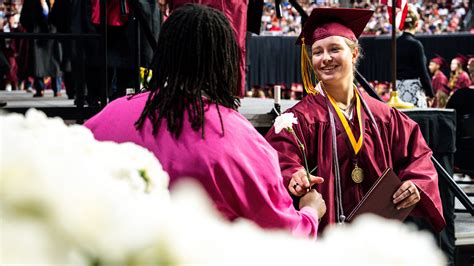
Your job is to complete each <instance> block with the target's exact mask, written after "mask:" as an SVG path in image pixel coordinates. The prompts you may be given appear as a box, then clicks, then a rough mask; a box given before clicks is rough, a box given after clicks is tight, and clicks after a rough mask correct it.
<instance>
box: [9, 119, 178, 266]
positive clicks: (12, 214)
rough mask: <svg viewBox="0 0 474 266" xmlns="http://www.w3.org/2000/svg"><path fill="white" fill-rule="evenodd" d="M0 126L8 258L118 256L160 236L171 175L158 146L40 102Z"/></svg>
mask: <svg viewBox="0 0 474 266" xmlns="http://www.w3.org/2000/svg"><path fill="white" fill-rule="evenodd" d="M0 129H1V157H0V158H1V160H0V165H1V167H0V186H1V189H0V214H1V220H2V228H1V232H2V235H1V237H2V239H1V240H2V242H1V244H2V245H1V249H2V250H1V256H2V258H1V260H2V262H7V263H16V262H18V263H42V262H45V263H48V264H49V263H57V264H64V263H65V262H70V261H71V259H72V260H73V261H76V260H78V259H79V261H81V260H82V261H90V260H97V259H99V260H102V261H104V262H110V263H114V262H117V261H124V260H125V259H128V258H129V257H130V256H132V255H133V254H134V253H135V252H137V251H139V250H142V249H143V248H144V247H147V246H149V245H151V244H153V243H154V242H155V241H156V237H157V234H158V232H159V230H160V224H161V223H162V220H163V219H162V217H163V213H166V212H167V209H166V208H168V206H169V191H168V181H169V178H168V175H167V174H166V173H165V172H164V171H163V169H162V167H161V165H160V164H159V162H158V161H157V160H156V158H155V156H154V155H153V154H152V153H151V152H149V151H147V150H146V149H143V148H141V147H139V146H136V145H134V144H130V143H126V144H121V145H118V144H115V143H111V142H98V141H96V140H95V139H94V137H93V135H92V133H91V132H90V131H89V130H88V129H87V128H85V127H83V126H78V125H73V126H66V125H65V124H64V123H63V121H62V120H61V119H59V118H54V119H48V118H47V117H46V116H45V115H44V114H43V113H41V112H38V111H36V110H29V111H28V113H27V114H26V117H24V116H22V115H18V114H11V115H8V116H1V117H0ZM0 264H2V265H3V263H0Z"/></svg>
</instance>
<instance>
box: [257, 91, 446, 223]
mask: <svg viewBox="0 0 474 266" xmlns="http://www.w3.org/2000/svg"><path fill="white" fill-rule="evenodd" d="M362 97H363V98H364V99H365V101H366V103H367V105H368V107H369V108H370V110H371V111H372V113H373V116H374V118H375V121H376V123H377V126H378V128H379V131H380V135H378V134H377V131H376V128H375V126H374V124H373V123H372V122H371V119H370V117H369V115H368V113H367V111H366V110H362V111H361V112H362V116H361V117H362V120H363V124H364V125H363V128H364V129H365V132H364V143H363V146H362V148H361V150H360V152H359V155H358V166H359V167H361V168H363V170H364V174H365V180H364V181H363V182H362V183H361V184H356V183H354V182H353V181H352V179H351V171H352V169H353V168H354V164H353V158H354V152H353V150H352V147H351V146H350V144H349V141H348V139H347V135H346V133H345V131H344V128H343V127H342V124H341V122H340V121H339V118H338V117H337V115H336V114H335V112H334V110H332V111H333V112H334V114H335V119H336V136H337V138H336V139H337V151H338V157H339V158H338V160H339V167H340V172H341V186H342V192H343V193H342V202H343V208H344V214H345V215H346V217H347V216H348V215H349V213H350V212H351V211H352V210H353V208H354V207H355V206H356V205H357V203H358V202H359V201H360V200H361V199H362V197H363V196H364V194H365V193H366V192H367V191H368V190H369V188H370V187H371V186H372V184H373V183H374V182H375V180H376V179H377V178H378V177H379V176H380V175H381V174H382V172H383V171H384V170H385V169H386V168H387V167H391V168H392V169H394V170H395V172H396V173H397V174H398V176H399V177H400V179H401V180H402V182H403V181H406V180H411V181H412V182H413V183H414V184H415V185H416V186H417V187H418V189H419V191H420V194H421V200H420V201H419V202H418V203H417V206H416V208H415V209H414V210H413V211H412V213H411V215H413V216H423V217H425V218H427V220H428V221H429V222H430V223H431V224H432V226H433V228H434V229H435V230H437V231H440V230H441V229H442V228H443V227H444V226H445V221H444V218H443V210H442V205H441V199H440V196H439V190H438V176H437V173H436V170H435V168H434V165H433V163H432V162H431V155H432V151H431V150H430V148H429V147H428V146H427V144H426V142H425V140H424V139H423V136H422V134H421V131H420V129H419V126H418V125H417V124H416V123H415V122H414V121H412V120H411V119H410V118H408V117H407V116H406V115H405V114H403V113H401V112H399V111H398V110H396V109H393V108H390V107H389V106H387V105H386V104H385V103H382V102H379V101H377V100H375V99H373V98H371V97H370V96H369V95H367V94H366V93H362ZM331 108H332V107H331ZM287 112H293V113H294V114H295V116H296V117H297V119H298V124H297V125H293V128H294V130H295V132H296V134H297V135H298V137H299V138H300V140H301V141H302V142H303V144H304V145H305V147H306V149H305V152H306V156H307V158H308V160H309V162H308V163H309V169H313V167H314V166H315V165H318V170H317V172H316V173H313V174H314V175H318V176H321V177H323V178H324V183H322V184H319V185H317V186H316V189H317V190H318V191H319V192H320V193H321V194H322V195H323V198H324V200H325V201H326V204H327V212H326V215H325V216H324V217H323V219H322V221H321V223H320V227H319V228H320V232H321V230H324V228H325V227H326V226H327V225H328V224H333V223H335V222H336V221H337V219H336V205H335V181H334V180H335V176H334V168H333V160H332V144H331V143H332V142H331V127H330V122H329V121H330V120H329V114H328V107H327V103H326V98H325V97H324V96H322V95H320V94H319V95H308V96H306V97H305V98H304V99H303V100H301V101H300V102H299V103H298V104H296V105H295V106H294V107H293V108H290V109H289V110H288V111H287ZM353 117H354V118H353V120H352V121H350V122H349V124H350V126H351V127H352V130H353V132H354V133H355V137H356V139H358V137H359V134H360V133H359V130H358V126H356V125H358V121H357V114H356V112H355V111H354V115H353ZM266 138H267V140H268V141H269V142H270V144H271V145H272V146H273V147H274V148H275V149H276V150H277V151H278V156H279V160H280V166H281V169H282V175H283V178H284V182H285V186H286V187H288V184H289V182H290V180H291V176H292V174H293V173H294V172H296V171H297V170H298V169H300V168H302V167H303V165H304V163H303V158H302V156H301V153H300V150H299V148H298V146H297V144H296V141H295V139H294V137H293V136H292V135H290V134H289V133H288V132H286V131H282V132H280V134H276V133H275V130H274V128H272V129H271V130H270V131H269V132H268V133H267V136H266Z"/></svg>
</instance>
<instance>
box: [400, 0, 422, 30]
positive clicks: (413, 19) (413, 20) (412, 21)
mask: <svg viewBox="0 0 474 266" xmlns="http://www.w3.org/2000/svg"><path fill="white" fill-rule="evenodd" d="M419 19H420V16H419V15H418V13H417V12H416V10H415V7H414V6H413V5H411V4H409V5H408V13H407V17H406V18H405V22H404V23H403V29H404V30H413V29H416V27H417V26H418V20H419Z"/></svg>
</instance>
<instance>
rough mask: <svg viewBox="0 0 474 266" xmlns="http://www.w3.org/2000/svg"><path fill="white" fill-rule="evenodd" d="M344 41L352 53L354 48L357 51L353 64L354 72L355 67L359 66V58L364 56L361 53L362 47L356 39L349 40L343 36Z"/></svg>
mask: <svg viewBox="0 0 474 266" xmlns="http://www.w3.org/2000/svg"><path fill="white" fill-rule="evenodd" d="M344 42H345V43H346V44H347V46H349V48H350V49H351V52H352V53H354V51H355V50H356V49H357V50H358V51H359V54H358V56H357V58H356V62H355V64H354V65H353V66H354V72H355V70H356V68H357V67H358V66H359V61H360V59H362V58H364V55H363V54H362V47H361V46H360V44H359V41H357V40H356V41H353V40H349V39H347V38H344Z"/></svg>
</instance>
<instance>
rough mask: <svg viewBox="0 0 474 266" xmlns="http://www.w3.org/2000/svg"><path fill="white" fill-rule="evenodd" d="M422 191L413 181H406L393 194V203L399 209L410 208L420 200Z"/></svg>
mask: <svg viewBox="0 0 474 266" xmlns="http://www.w3.org/2000/svg"><path fill="white" fill-rule="evenodd" d="M420 199H421V197H420V191H419V190H418V188H417V187H416V186H415V184H413V182H411V181H405V182H403V184H402V185H401V186H400V187H399V188H398V189H397V191H395V194H393V203H394V204H397V210H400V209H404V208H408V207H410V206H412V205H414V204H416V203H417V202H418V201H420Z"/></svg>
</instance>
